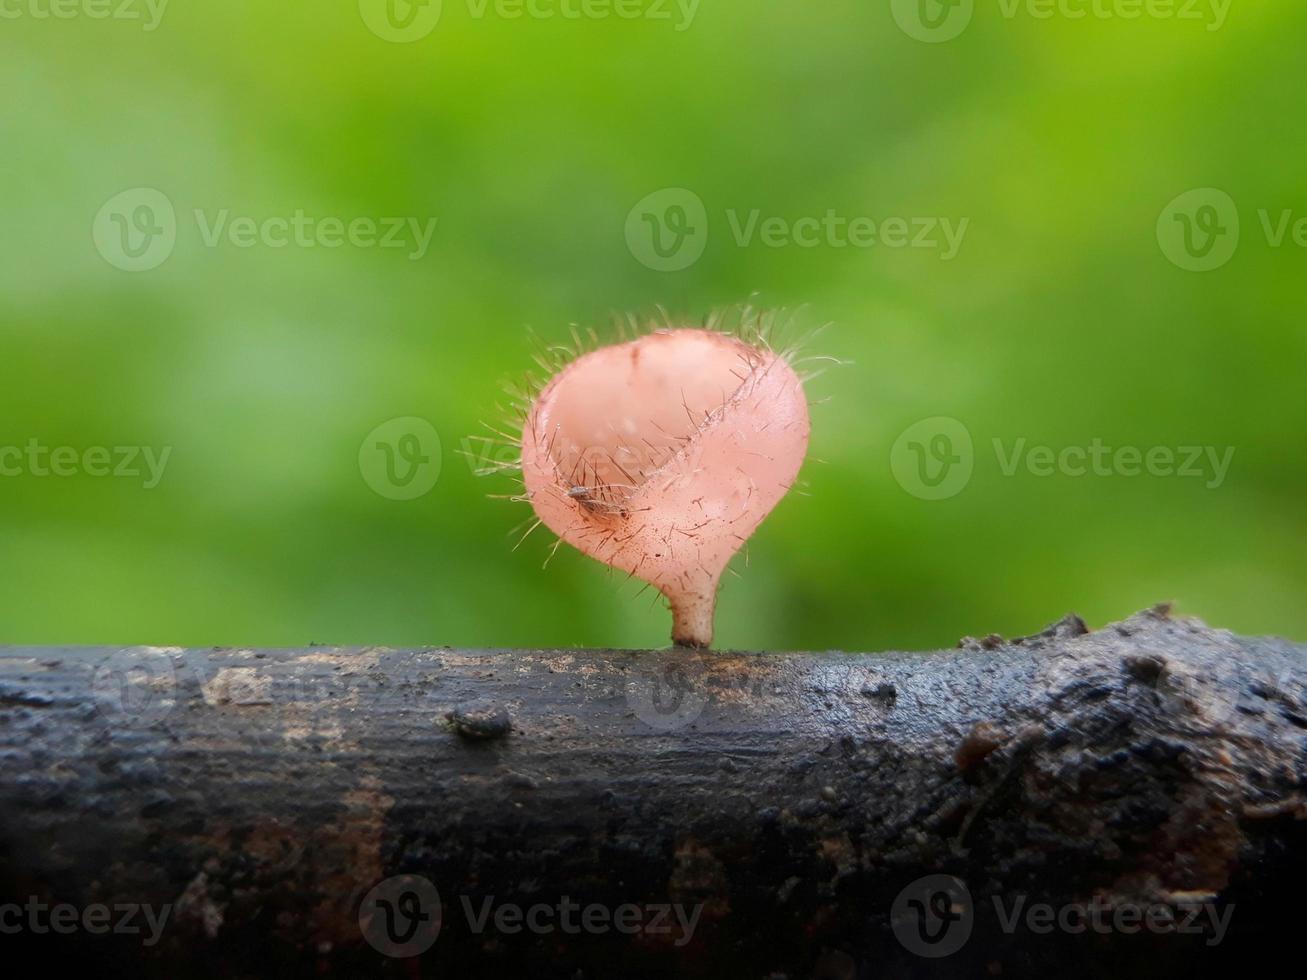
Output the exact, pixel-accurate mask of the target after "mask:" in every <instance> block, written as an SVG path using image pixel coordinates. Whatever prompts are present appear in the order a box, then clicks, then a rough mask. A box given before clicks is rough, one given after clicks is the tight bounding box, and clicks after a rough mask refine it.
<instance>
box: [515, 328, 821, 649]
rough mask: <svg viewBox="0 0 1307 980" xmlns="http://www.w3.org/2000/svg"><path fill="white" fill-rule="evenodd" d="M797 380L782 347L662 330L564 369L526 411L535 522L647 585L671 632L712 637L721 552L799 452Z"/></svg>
mask: <svg viewBox="0 0 1307 980" xmlns="http://www.w3.org/2000/svg"><path fill="white" fill-rule="evenodd" d="M808 429H809V423H808V403H807V399H806V398H805V397H804V393H803V385H802V382H801V381H800V379H799V376H798V375H797V374H796V373H795V371H794V369H793V368H792V367H791V366H790V364H789V362H788V361H787V360H786V359H785V358H784V357H783V356H782V355H780V354H778V353H775V352H773V351H771V350H769V349H767V348H765V347H761V346H755V345H753V344H750V343H748V342H746V341H745V340H742V339H741V338H739V337H736V336H734V335H732V334H726V333H719V332H717V331H714V330H699V329H680V330H659V331H656V332H654V333H651V334H648V335H646V336H642V337H640V338H638V339H636V340H633V341H630V342H628V343H622V344H616V345H613V346H610V347H601V348H599V349H598V350H595V351H592V352H590V353H588V354H585V355H583V356H581V357H579V358H577V359H576V360H575V361H572V362H571V363H570V364H568V365H567V366H566V367H564V368H562V369H561V370H560V371H559V372H558V373H557V374H555V375H554V376H553V378H552V379H550V380H549V382H548V383H547V384H546V385H545V387H544V389H543V390H542V391H541V392H540V394H539V395H538V396H537V397H536V399H535V401H534V403H533V404H532V405H531V406H530V409H529V410H528V413H527V417H526V424H525V425H524V426H523V429H522V476H523V480H524V483H525V485H526V494H527V498H528V499H529V500H530V501H531V504H532V506H533V507H534V508H535V511H536V514H537V516H539V518H540V520H541V521H542V522H543V523H544V524H545V525H546V526H547V527H549V528H550V529H551V530H552V531H553V532H554V533H555V534H557V535H558V536H559V537H560V538H561V539H562V540H563V541H565V542H567V543H568V544H570V545H572V546H574V547H575V548H577V549H579V550H580V551H582V552H584V553H585V554H587V555H589V556H590V557H591V558H595V559H598V560H599V561H602V562H604V563H606V564H608V565H611V566H613V567H615V568H618V569H621V570H623V571H625V572H628V573H630V574H631V575H633V576H635V577H637V578H640V579H643V580H645V581H647V582H649V583H651V584H652V585H653V586H654V587H656V588H657V589H658V590H659V591H661V592H662V593H663V595H664V596H666V597H667V600H668V603H669V604H670V605H671V608H672V619H673V623H672V639H673V641H674V642H675V643H676V644H678V645H681V646H695V647H706V646H708V645H709V643H711V641H712V635H713V612H714V609H715V607H716V602H717V585H718V581H719V580H720V578H721V575H722V572H723V571H724V570H725V568H726V565H727V563H728V562H729V561H730V559H731V556H732V555H734V554H735V552H736V551H738V550H739V548H740V547H741V546H742V545H743V544H744V543H745V541H747V540H748V538H749V536H750V535H751V534H752V533H753V532H754V530H755V529H756V528H757V527H758V525H759V524H761V523H762V521H763V518H765V517H766V516H767V515H768V513H770V512H771V510H772V508H773V507H775V506H776V504H777V503H778V502H779V501H780V499H781V498H782V497H783V496H785V493H786V491H788V490H789V488H790V486H791V485H792V484H793V482H794V480H795V478H796V477H797V475H798V472H799V468H800V467H801V466H802V465H803V459H804V456H805V455H806V454H807V450H808Z"/></svg>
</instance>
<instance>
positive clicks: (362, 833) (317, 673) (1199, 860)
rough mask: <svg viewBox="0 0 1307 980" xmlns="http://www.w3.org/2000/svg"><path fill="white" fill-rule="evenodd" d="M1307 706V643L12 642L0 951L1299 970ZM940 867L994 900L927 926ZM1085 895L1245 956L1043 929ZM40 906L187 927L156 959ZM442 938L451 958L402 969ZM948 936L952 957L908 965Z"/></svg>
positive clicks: (1092, 637) (1121, 634)
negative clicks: (833, 646) (1175, 917)
mask: <svg viewBox="0 0 1307 980" xmlns="http://www.w3.org/2000/svg"><path fill="white" fill-rule="evenodd" d="M1305 687H1307V648H1303V647H1300V646H1295V645H1292V644H1289V643H1285V642H1283V641H1277V640H1268V639H1247V638H1241V637H1238V636H1235V635H1232V634H1231V633H1228V632H1225V631H1221V630H1213V629H1210V628H1208V627H1207V626H1205V625H1203V624H1201V623H1199V622H1196V621H1192V620H1183V619H1176V618H1172V617H1170V615H1169V613H1168V612H1167V611H1166V610H1165V609H1157V610H1153V611H1150V612H1147V613H1142V614H1140V615H1138V616H1135V617H1133V618H1131V619H1129V620H1127V621H1125V622H1123V623H1120V624H1117V625H1113V626H1108V627H1106V628H1104V629H1101V630H1098V631H1096V632H1087V631H1085V629H1084V627H1083V624H1081V623H1080V621H1079V620H1078V619H1076V618H1074V617H1068V618H1067V619H1065V620H1063V621H1062V622H1061V623H1059V624H1057V625H1056V626H1055V627H1050V629H1049V630H1047V631H1045V632H1044V633H1042V634H1040V635H1038V636H1035V637H1030V638H1026V639H1022V640H1014V641H1010V642H1004V641H1002V640H1000V639H999V638H997V637H990V638H988V639H986V640H984V641H970V640H968V641H964V643H963V644H962V645H961V647H960V648H959V649H957V650H953V651H948V652H941V653H932V654H843V653H795V654H726V653H708V652H695V651H687V650H673V651H656V652H643V653H629V652H612V651H583V650H571V651H558V650H502V651H462V650H448V649H430V650H418V651H397V650H382V649H351V650H346V649H331V648H322V647H318V648H308V649H303V650H287V651H257V650H239V649H213V650H179V649H171V650H159V649H134V650H126V651H124V650H106V649H57V648H13V647H10V648H0V906H2V905H4V904H5V903H12V904H17V905H19V906H22V907H23V911H22V912H21V919H22V923H23V925H22V926H21V927H20V928H18V929H14V928H12V927H13V924H14V923H15V922H16V921H18V919H17V918H16V917H15V915H14V914H13V913H12V912H11V913H9V914H8V918H6V917H5V914H4V913H3V911H2V910H0V928H3V929H4V934H3V935H2V936H0V945H2V946H3V948H5V949H6V950H7V951H8V950H17V949H20V948H31V949H33V950H35V951H36V952H37V953H39V954H43V955H45V956H52V957H55V958H56V959H57V960H58V961H59V962H61V963H63V964H73V965H74V966H76V965H78V964H81V965H83V966H87V967H90V968H93V969H94V970H95V973H96V975H100V976H105V975H132V976H161V977H162V976H166V977H177V976H185V975H204V976H215V977H241V976H258V975H268V974H272V973H277V974H280V975H282V976H296V975H304V976H308V975H313V976H348V977H353V976H361V975H370V974H383V975H392V976H403V977H418V976H431V977H437V976H438V977H455V976H457V977H462V976H467V975H482V976H501V975H502V976H514V977H534V976H541V977H555V976H556V977H584V978H603V977H617V978H633V977H657V976H679V977H699V976H702V977H734V976H740V977H757V978H763V977H788V978H800V977H840V978H843V977H873V976H874V977H895V976H919V975H920V976H967V977H971V976H980V975H985V974H986V973H988V974H990V975H995V974H998V973H1001V974H1002V975H1004V976H1025V975H1031V974H1034V973H1040V974H1041V975H1047V971H1048V970H1050V969H1053V970H1057V971H1059V972H1060V973H1062V974H1063V975H1070V976H1080V975H1101V974H1102V973H1103V972H1104V971H1106V970H1112V971H1113V972H1115V973H1118V974H1120V975H1123V976H1124V975H1140V976H1143V975H1147V976H1149V977H1158V976H1170V975H1175V976H1180V975H1192V974H1193V973H1194V972H1195V971H1197V972H1208V973H1216V972H1229V971H1232V970H1234V969H1241V968H1245V967H1246V966H1247V965H1248V963H1249V956H1250V955H1253V954H1254V953H1264V952H1266V951H1268V950H1275V949H1277V948H1282V949H1284V950H1286V951H1290V952H1292V951H1293V950H1295V949H1296V948H1298V947H1299V944H1300V940H1299V939H1298V938H1297V937H1296V936H1295V934H1294V930H1296V929H1299V928H1300V927H1299V925H1298V923H1299V922H1300V921H1301V915H1300V913H1299V911H1298V907H1299V903H1300V901H1301V894H1302V893H1301V887H1300V883H1301V881H1302V874H1303V870H1304V863H1305V857H1307V820H1304V817H1305V816H1307V805H1305V804H1304V779H1305V778H1307V690H1305ZM940 874H943V875H951V876H954V877H955V878H956V879H957V880H958V881H960V882H961V883H963V885H965V888H966V889H967V891H966V893H965V894H963V893H961V892H959V891H958V890H957V888H956V886H954V888H953V890H952V897H951V898H950V899H948V900H947V901H945V902H944V903H943V905H939V904H938V903H937V904H935V905H934V906H932V905H931V898H930V895H931V894H932V892H931V890H930V889H929V888H927V891H926V892H924V893H922V894H921V895H920V898H921V900H922V901H924V902H925V903H926V904H925V905H924V906H913V905H912V904H910V900H911V899H912V898H913V897H914V896H916V895H917V892H915V891H914V890H913V889H914V888H916V887H917V886H912V885H911V883H913V882H914V881H916V880H917V879H920V878H922V877H923V876H927V875H940ZM399 875H415V876H420V877H422V878H425V879H427V880H428V881H429V882H430V883H431V885H432V886H433V887H434V889H435V890H436V891H437V892H438V895H439V904H438V905H436V904H435V903H433V902H432V901H431V893H430V892H423V891H421V889H419V888H418V887H417V884H416V883H415V879H406V880H405V881H403V882H401V883H399V884H398V885H396V884H391V885H386V886H384V887H383V889H382V892H381V893H380V894H381V895H382V897H386V896H389V900H391V901H393V903H394V907H395V908H396V909H398V914H399V915H400V916H401V917H399V918H394V919H393V920H392V923H391V924H392V925H396V924H397V925H398V926H399V928H392V930H391V933H390V934H389V938H388V939H387V938H386V934H385V933H384V932H378V931H377V930H378V921H379V916H380V913H379V910H380V909H381V906H380V905H377V904H376V903H375V901H374V899H375V898H376V896H377V894H378V893H375V892H374V893H373V894H372V895H371V896H369V892H370V891H371V890H372V889H373V888H374V886H376V885H377V884H378V883H380V882H383V881H384V880H386V879H388V878H392V877H394V876H399ZM905 886H909V887H908V891H906V892H904V891H903V890H904V889H905ZM386 889H390V891H387V890H386ZM935 891H939V889H938V888H936V889H935ZM945 891H948V888H945ZM405 893H407V895H406V894H405ZM415 896H416V898H415ZM491 896H493V902H492V903H491V904H490V905H489V906H488V907H489V909H490V919H489V920H488V921H486V922H485V923H484V925H483V927H482V929H481V931H479V932H478V931H477V928H476V926H477V918H478V916H479V915H480V914H481V913H482V912H483V911H484V910H485V909H486V908H487V906H486V904H485V900H486V899H488V898H490V897H491ZM565 897H566V899H567V900H568V901H570V902H572V903H575V904H576V905H578V906H581V907H585V906H588V905H597V906H603V907H605V908H606V909H607V910H608V912H607V913H606V914H605V915H604V916H603V922H606V923H607V924H608V925H607V928H604V927H602V925H603V923H601V921H600V916H599V914H598V913H591V918H590V920H589V923H588V925H587V924H586V922H585V921H584V920H583V913H582V912H580V911H577V912H573V913H571V914H570V917H569V916H567V915H566V913H565V911H560V909H559V903H560V902H562V901H563V899H564V898H565ZM896 898H898V899H899V906H898V908H897V911H898V912H900V913H903V912H904V909H907V910H908V911H911V910H912V909H914V908H916V909H918V910H919V909H921V908H923V907H932V908H934V909H935V910H936V912H941V913H944V914H945V916H946V917H945V918H944V919H942V920H930V919H928V918H927V919H924V920H920V922H918V920H916V919H913V918H912V917H911V916H907V915H906V913H904V914H903V915H898V916H897V917H896V916H895V915H893V914H892V910H895V908H896V907H895V900H896ZM419 899H420V902H419V904H418V905H414V904H413V903H414V901H416V900H419ZM1095 901H1096V902H1097V903H1098V905H1097V907H1099V908H1106V909H1108V910H1121V909H1128V908H1131V907H1133V906H1136V905H1138V906H1141V907H1143V906H1148V907H1151V908H1152V909H1153V911H1154V914H1156V915H1159V916H1160V915H1161V913H1160V912H1157V910H1158V909H1163V908H1172V909H1174V908H1180V909H1181V914H1180V915H1179V919H1180V920H1181V921H1182V922H1183V921H1184V920H1185V919H1186V918H1187V916H1188V911H1187V910H1188V907H1189V906H1191V905H1193V904H1197V903H1203V902H1210V903H1213V909H1214V910H1215V914H1217V915H1218V916H1220V915H1228V916H1229V918H1228V920H1227V921H1228V931H1224V932H1223V933H1222V934H1221V941H1220V942H1215V943H1214V942H1213V940H1214V939H1215V938H1216V936H1215V932H1214V930H1213V927H1212V926H1211V924H1210V922H1211V921H1212V920H1210V918H1209V912H1211V910H1204V911H1203V912H1202V914H1201V915H1200V917H1199V918H1198V919H1197V920H1196V921H1195V923H1194V925H1195V926H1202V927H1203V931H1202V932H1201V933H1200V934H1198V935H1188V934H1184V935H1182V934H1178V933H1167V934H1161V933H1156V932H1151V931H1149V930H1148V929H1146V928H1145V929H1140V930H1138V931H1135V930H1132V929H1131V928H1130V924H1131V922H1133V921H1134V920H1132V919H1129V918H1128V917H1127V918H1126V919H1123V920H1121V922H1119V923H1118V924H1117V925H1115V926H1111V927H1110V928H1108V929H1106V930H1103V931H1101V932H1099V931H1095V929H1094V928H1093V927H1091V928H1089V929H1087V930H1086V931H1084V932H1069V931H1066V930H1064V929H1063V928H1060V927H1058V926H1057V925H1056V923H1055V924H1054V927H1053V930H1052V932H1051V933H1049V934H1043V933H1041V932H1040V931H1039V930H1038V928H1032V927H1031V924H1030V923H1029V922H1028V921H1027V920H1026V919H1025V918H1023V916H1024V914H1025V910H1028V909H1029V908H1030V906H1031V905H1032V904H1034V903H1050V904H1052V905H1053V906H1055V907H1057V908H1061V907H1063V906H1065V905H1067V904H1068V903H1091V902H1095ZM36 902H41V903H46V904H49V905H54V904H59V903H68V904H70V905H72V906H74V907H76V909H77V910H78V914H80V913H81V911H82V910H84V909H85V908H87V907H88V906H91V905H93V904H94V903H101V904H104V905H107V906H110V907H111V908H112V907H114V906H119V905H123V904H125V903H145V904H149V905H152V906H153V907H154V908H155V910H156V912H158V911H161V910H162V909H163V907H164V906H169V907H170V908H169V917H168V919H167V920H166V924H165V926H164V927H163V929H162V932H161V934H160V938H159V940H158V942H157V943H154V944H153V945H146V944H145V941H144V940H145V938H146V937H145V936H144V935H142V934H135V935H133V934H123V933H121V932H120V933H118V934H112V933H111V934H109V935H94V934H92V933H90V932H88V931H87V930H86V929H85V928H79V929H77V930H76V931H75V932H73V933H71V934H68V935H62V934H55V933H53V932H49V931H47V932H41V931H40V930H39V928H37V927H33V926H32V925H31V915H32V913H31V912H30V908H29V907H30V906H31V905H32V904H33V903H36ZM996 902H998V903H999V906H1001V908H1000V907H999V906H996V904H995V903H996ZM513 903H516V904H519V905H521V906H523V908H524V909H526V910H529V909H530V908H531V907H532V906H539V905H544V906H552V907H553V912H552V913H551V917H549V918H546V917H545V914H544V913H538V914H537V915H536V918H535V920H534V922H535V925H536V926H537V928H536V929H532V928H528V927H526V926H524V925H523V926H520V931H514V929H513V926H514V924H515V920H514V919H513V918H512V917H511V912H509V913H503V912H502V909H504V908H505V907H506V906H507V905H510V904H513ZM663 904H673V905H676V906H679V907H680V909H681V910H682V912H683V914H684V915H685V916H686V917H688V916H691V915H693V914H695V910H696V909H697V910H698V911H697V915H698V918H697V919H696V920H695V924H694V928H693V929H692V930H687V929H684V928H681V927H679V926H678V925H677V921H678V920H677V918H676V915H675V914H674V913H670V914H669V915H668V918H667V920H666V924H667V925H668V926H670V929H669V931H667V932H663V931H660V928H659V927H660V926H661V925H663V924H664V923H663V922H658V921H655V919H656V918H657V916H658V915H659V912H658V909H657V906H660V905H663ZM623 905H636V906H640V907H641V908H640V909H639V912H638V915H639V917H640V921H641V922H642V923H643V925H644V927H645V928H644V931H642V932H638V933H636V934H631V932H630V929H631V927H632V925H633V924H634V923H635V921H636V919H635V918H634V916H635V914H636V913H621V914H622V915H624V916H625V918H623V920H622V925H623V927H624V928H622V929H619V928H617V926H616V925H615V924H614V922H613V920H612V918H611V916H613V915H614V914H618V913H615V912H614V911H613V910H615V909H617V908H618V907H619V906H623ZM418 908H421V909H424V910H425V911H427V912H429V913H430V912H434V913H435V916H436V917H438V921H439V926H440V928H439V933H438V936H436V937H435V939H434V942H433V943H432V944H431V945H430V948H429V949H428V950H427V951H426V952H425V953H423V954H422V955H421V956H419V957H416V958H407V959H403V958H394V957H391V956H388V955H385V952H395V951H400V952H403V951H405V950H406V949H409V950H411V949H412V948H413V947H404V946H402V944H401V940H403V939H404V938H406V936H407V933H406V930H405V929H404V928H402V927H403V926H404V925H405V924H409V925H413V924H418V925H420V929H419V930H418V932H417V933H416V934H415V937H416V940H415V941H418V942H421V940H422V938H423V937H424V936H426V937H427V938H430V936H431V934H432V931H433V923H434V921H435V919H434V918H433V919H428V920H427V921H426V922H425V923H423V922H422V920H421V919H420V918H414V917H412V916H408V917H407V918H405V917H402V916H407V915H408V913H411V912H414V910H415V909H418ZM1014 908H1015V909H1017V913H1016V914H1017V916H1018V920H1019V921H1018V923H1017V925H1015V926H1011V925H1010V924H1008V925H1007V926H1005V923H1006V922H1007V917H1008V916H1009V915H1011V914H1012V910H1013V909H1014ZM361 909H362V910H363V911H364V916H363V924H364V925H365V926H367V928H368V929H369V930H370V932H369V934H368V935H369V936H371V937H372V941H369V939H368V938H365V935H364V931H363V928H362V927H361V925H360V910H361ZM369 909H370V910H372V911H371V913H369V912H368V910H369ZM955 912H958V913H963V914H964V918H963V919H962V920H959V923H961V922H966V923H967V925H968V926H969V927H970V929H971V932H970V935H969V939H967V941H965V942H964V943H961V944H960V948H958V949H957V950H956V951H955V952H952V953H951V955H949V956H946V957H940V958H924V957H923V956H921V955H919V952H918V951H914V948H912V947H913V946H914V940H913V939H912V936H913V934H914V933H916V934H918V935H920V931H919V929H918V928H917V927H918V926H919V925H920V926H921V927H922V928H925V930H926V933H927V934H930V936H928V937H924V938H922V939H921V942H923V943H924V942H926V938H930V937H932V936H933V935H935V934H936V933H938V932H939V930H938V929H936V930H934V932H932V922H933V925H935V926H940V927H941V928H945V927H947V928H949V929H951V928H952V926H953V925H958V926H959V928H961V925H960V924H959V923H951V921H950V920H951V918H952V917H953V913H955ZM496 914H499V915H500V918H498V919H496ZM1112 914H1114V913H1113V912H1112V911H1108V912H1105V913H1102V915H1103V918H1104V919H1105V920H1106V921H1107V922H1108V923H1109V924H1110V923H1111V922H1112V918H1111V917H1112ZM38 915H39V913H38ZM504 916H508V917H507V918H505V917H504ZM905 916H906V917H905ZM118 918H119V916H118V914H113V915H112V918H111V924H112V921H113V920H117V919H118ZM137 921H138V924H139V923H140V922H141V919H140V917H139V916H138V918H137ZM1066 921H1067V922H1068V923H1070V924H1071V925H1074V922H1075V921H1078V920H1074V919H1067V920H1066ZM1157 921H1158V922H1161V919H1160V918H1159V919H1157ZM565 923H566V924H568V925H571V926H572V928H571V929H567V928H565V927H564V924H565ZM941 923H942V925H941ZM542 926H543V928H540V927H542ZM424 930H425V931H424ZM954 938H956V933H949V934H948V935H946V936H945V941H950V940H952V939H954ZM387 941H389V942H390V943H391V946H390V947H389V948H387ZM943 944H944V941H942V942H941V944H940V945H939V946H932V947H930V951H933V952H939V951H940V948H941V946H942V945H943ZM378 946H380V947H382V948H383V951H378V948H377V947H378ZM919 948H921V947H918V949H919ZM1295 958H1296V957H1295Z"/></svg>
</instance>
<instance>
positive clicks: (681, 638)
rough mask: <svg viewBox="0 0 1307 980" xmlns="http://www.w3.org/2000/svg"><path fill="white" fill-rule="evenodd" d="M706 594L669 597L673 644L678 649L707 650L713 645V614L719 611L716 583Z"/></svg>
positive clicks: (683, 594)
mask: <svg viewBox="0 0 1307 980" xmlns="http://www.w3.org/2000/svg"><path fill="white" fill-rule="evenodd" d="M713 586H714V587H713V588H711V589H709V590H707V591H705V592H681V593H678V594H676V595H668V596H667V601H668V602H669V603H670V604H671V607H672V642H673V643H674V644H676V645H677V646H678V647H690V648H691V649H697V650H706V649H707V648H708V647H709V646H711V645H712V634H713V614H714V613H715V612H716V611H717V590H716V583H713Z"/></svg>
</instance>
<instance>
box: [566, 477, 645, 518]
mask: <svg viewBox="0 0 1307 980" xmlns="http://www.w3.org/2000/svg"><path fill="white" fill-rule="evenodd" d="M620 487H621V485H620V484H613V483H606V484H605V483H598V484H595V485H594V486H592V487H587V486H584V485H577V486H572V487H568V488H567V496H568V497H570V498H571V499H572V500H575V501H576V502H577V503H578V504H579V505H580V506H581V507H583V508H585V510H586V511H587V512H588V513H590V514H595V515H599V516H610V517H620V518H623V519H625V518H628V517H630V516H631V511H630V510H629V509H628V508H627V506H626V500H625V498H623V499H620V500H614V499H613V497H614V493H613V491H614V490H615V489H618V488H620ZM625 489H626V490H633V489H635V488H634V487H626V488H625Z"/></svg>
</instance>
